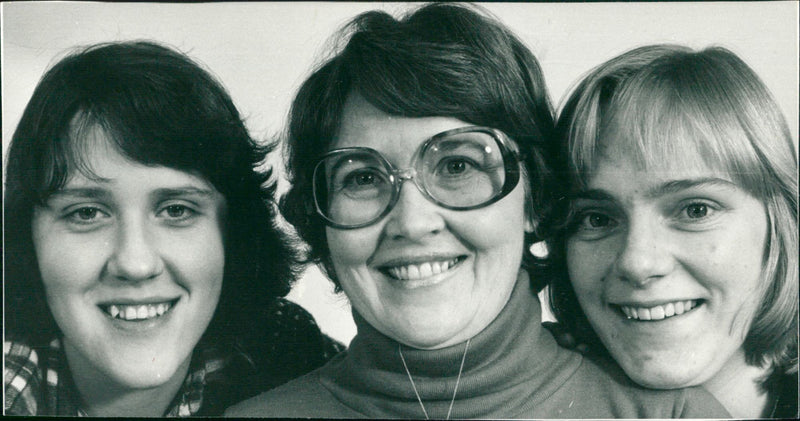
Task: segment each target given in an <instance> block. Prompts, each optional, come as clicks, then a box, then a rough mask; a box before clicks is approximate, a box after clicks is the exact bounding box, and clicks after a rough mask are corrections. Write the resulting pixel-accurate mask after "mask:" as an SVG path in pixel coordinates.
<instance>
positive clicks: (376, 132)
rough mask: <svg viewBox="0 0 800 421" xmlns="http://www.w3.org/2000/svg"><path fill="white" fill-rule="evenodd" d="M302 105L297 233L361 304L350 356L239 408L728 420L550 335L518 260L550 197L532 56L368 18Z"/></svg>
mask: <svg viewBox="0 0 800 421" xmlns="http://www.w3.org/2000/svg"><path fill="white" fill-rule="evenodd" d="M342 35H343V36H345V37H349V39H348V41H347V43H346V46H345V47H344V49H343V50H341V51H339V52H338V53H337V54H336V55H335V56H334V57H333V58H332V59H330V60H329V61H327V62H326V63H324V64H323V65H322V67H320V68H319V69H318V70H316V71H315V72H314V73H313V74H312V75H311V76H310V77H309V78H308V79H307V80H306V81H305V82H304V83H303V85H302V87H301V88H300V90H299V93H298V94H297V96H296V98H295V100H294V103H293V108H292V113H291V117H290V121H289V139H288V148H289V165H288V167H289V170H290V172H291V176H292V188H291V190H290V191H289V192H288V194H287V196H286V197H285V199H284V201H283V202H282V210H283V211H284V213H285V216H286V217H287V219H288V220H289V221H290V222H291V223H292V224H293V225H294V226H295V227H296V228H297V230H298V232H299V233H300V235H301V236H302V238H303V239H304V240H306V241H307V242H308V243H309V244H310V246H311V258H312V259H313V260H314V261H316V262H319V263H320V264H321V266H322V267H323V268H324V269H325V271H326V272H327V274H328V276H329V277H330V278H331V279H332V280H333V282H334V283H335V284H336V286H337V287H338V288H340V289H341V290H343V291H344V293H345V294H346V295H347V297H348V298H349V300H350V302H351V304H352V308H353V316H354V319H355V322H356V325H357V327H358V333H357V335H356V336H355V338H354V339H353V341H352V343H351V344H350V348H349V349H348V350H347V351H346V353H344V354H342V355H340V357H337V358H334V359H333V360H332V361H331V362H330V363H329V364H327V365H326V366H324V367H322V368H321V369H319V370H316V371H314V372H312V373H310V374H309V375H306V376H303V377H301V378H299V379H296V380H294V381H292V382H290V383H288V384H286V385H284V386H282V387H280V388H278V389H275V390H274V391H273V392H271V393H267V394H263V395H261V396H258V397H255V398H253V399H251V400H248V401H246V402H244V403H241V404H239V405H237V406H235V407H233V408H232V409H229V410H228V411H227V414H229V415H233V416H267V417H312V418H319V417H333V418H341V417H345V418H355V417H366V418H441V419H447V418H517V417H520V418H552V417H566V418H611V417H625V418H639V417H659V418H671V417H681V416H698V417H714V416H725V415H726V413H725V412H724V410H722V408H721V407H720V406H719V405H718V404H717V403H716V402H715V401H714V400H713V398H711V397H710V396H709V395H708V394H706V393H705V392H703V391H701V390H694V389H687V390H678V391H660V392H659V391H648V390H644V389H640V388H638V387H637V386H635V385H634V384H633V383H632V382H630V381H629V380H627V379H626V378H625V376H624V374H622V373H621V371H619V370H618V369H617V368H615V366H613V365H611V364H607V365H604V364H600V363H597V362H593V361H590V360H587V359H584V358H583V357H582V356H581V355H580V354H578V353H576V352H573V351H568V350H565V349H561V348H559V347H558V345H557V344H556V342H555V340H554V339H553V337H552V336H551V334H550V333H549V332H548V331H547V330H546V329H543V328H542V327H541V324H540V321H541V307H540V304H539V302H538V300H537V298H536V295H535V293H536V292H537V291H538V290H539V289H540V288H541V286H542V284H544V282H546V280H545V279H536V278H531V277H530V276H529V272H528V271H527V270H526V268H529V267H532V265H533V258H532V256H531V255H530V254H527V253H526V252H524V251H525V250H527V249H528V248H529V247H530V246H531V245H532V244H533V243H534V242H536V241H537V240H538V239H537V225H538V224H539V221H540V220H542V219H543V218H544V217H545V216H546V212H547V210H548V207H549V205H550V197H551V195H552V193H551V192H550V191H549V187H550V184H549V180H550V175H549V173H548V171H547V167H546V166H545V163H544V154H546V153H547V151H546V149H547V143H548V139H549V137H550V135H551V131H552V130H553V118H552V111H551V107H550V104H549V100H548V97H547V93H546V91H545V84H544V80H543V77H542V73H541V70H540V68H539V65H538V63H537V61H536V59H535V58H534V57H533V55H532V54H531V52H530V51H529V50H528V49H527V48H526V47H525V46H524V45H523V44H521V43H520V41H519V40H518V39H517V38H516V37H515V36H514V35H513V34H511V33H510V32H509V31H508V30H507V29H506V28H505V27H504V26H502V25H501V24H500V23H498V22H497V21H495V20H493V19H492V18H490V17H487V16H486V15H485V14H483V13H482V12H481V11H480V10H478V9H476V8H473V7H468V6H458V5H450V4H432V5H427V6H424V7H422V8H420V9H419V10H417V11H414V12H412V13H410V14H409V15H408V16H406V17H405V18H403V19H401V20H399V21H398V20H395V19H394V18H392V17H391V16H389V15H388V14H386V13H383V12H377V11H374V12H368V13H365V14H363V15H360V16H358V17H356V18H355V19H354V20H353V21H352V22H351V23H350V24H349V25H348V26H347V27H346V28H345V29H344V30H343V32H342Z"/></svg>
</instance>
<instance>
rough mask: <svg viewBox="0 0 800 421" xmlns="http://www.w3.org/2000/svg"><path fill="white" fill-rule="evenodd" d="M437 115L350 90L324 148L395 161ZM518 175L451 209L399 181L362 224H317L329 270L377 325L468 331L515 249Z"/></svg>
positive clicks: (450, 333) (408, 337) (438, 122)
mask: <svg viewBox="0 0 800 421" xmlns="http://www.w3.org/2000/svg"><path fill="white" fill-rule="evenodd" d="M465 126H469V124H468V123H465V122H463V121H461V120H457V119H453V118H445V117H426V118H406V117H398V116H391V115H388V114H386V113H383V112H381V111H380V110H378V109H376V108H375V107H373V106H372V105H371V104H369V103H368V102H367V101H365V100H364V99H363V98H361V97H360V96H358V95H351V96H350V97H349V98H348V100H347V103H346V104H345V108H344V114H343V119H342V125H341V128H340V131H339V134H338V139H337V141H336V142H335V144H334V145H332V148H343V147H353V146H361V147H369V148H373V149H375V150H377V151H378V152H380V153H381V155H383V156H384V157H385V158H386V159H387V160H388V161H389V162H391V163H392V164H393V165H395V166H397V167H398V168H408V167H409V163H410V162H411V160H412V157H413V155H414V153H415V152H416V151H417V148H418V147H419V146H420V145H421V144H422V143H423V142H424V141H425V140H426V139H428V138H429V137H431V136H433V135H435V134H437V133H440V132H443V131H445V130H449V129H454V128H458V127H465ZM523 183H524V181H521V182H520V183H519V184H518V185H517V186H516V188H515V189H514V190H513V191H512V192H511V193H510V194H509V195H508V196H506V197H504V198H503V199H501V200H500V201H498V202H496V203H493V204H491V205H489V206H487V207H484V208H480V209H475V210H470V211H455V210H447V209H444V208H442V207H440V206H438V205H436V204H434V203H432V202H430V201H429V200H428V199H426V198H425V197H424V196H423V195H422V193H421V192H420V191H419V190H418V189H417V188H416V186H414V184H413V183H411V182H407V183H404V184H403V187H402V190H401V193H400V198H399V200H398V202H397V204H396V205H395V207H394V209H392V211H391V212H390V213H389V214H388V215H387V216H386V217H384V218H382V219H381V220H379V221H377V222H375V223H374V224H372V225H369V226H367V227H364V228H358V229H348V230H342V229H335V228H330V227H328V228H326V235H327V240H328V246H329V249H330V251H331V259H332V261H333V265H334V268H335V270H336V275H337V277H338V279H339V281H340V283H341V285H342V288H343V289H344V291H345V293H346V294H347V297H348V298H349V299H350V302H351V303H352V305H353V307H354V308H355V309H356V311H358V313H359V314H360V315H361V316H362V317H364V319H365V320H366V321H367V322H369V323H370V325H372V326H373V327H375V328H376V329H377V330H379V331H380V332H382V333H383V334H384V335H386V336H389V337H391V338H392V339H394V340H396V341H398V342H400V343H403V344H406V345H409V346H413V347H417V348H441V347H445V346H449V345H453V344H457V343H460V342H463V341H466V340H467V339H469V338H471V337H473V336H475V335H476V334H478V333H479V332H480V331H481V330H483V329H484V328H485V327H486V326H487V325H489V323H491V321H492V320H494V318H495V317H496V316H497V314H498V313H500V310H502V308H503V307H504V306H505V304H506V302H507V301H508V298H509V296H510V294H511V290H512V289H513V286H514V283H515V281H516V278H517V272H518V271H519V267H520V262H521V259H522V249H523V238H524V230H523V228H524V227H525V226H526V225H525V212H524V204H525V199H524V189H523Z"/></svg>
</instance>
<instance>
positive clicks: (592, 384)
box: [225, 276, 729, 419]
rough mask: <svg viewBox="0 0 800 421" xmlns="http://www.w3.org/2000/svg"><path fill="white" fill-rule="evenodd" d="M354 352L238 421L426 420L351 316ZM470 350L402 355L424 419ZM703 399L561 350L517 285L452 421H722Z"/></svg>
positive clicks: (476, 358)
mask: <svg viewBox="0 0 800 421" xmlns="http://www.w3.org/2000/svg"><path fill="white" fill-rule="evenodd" d="M354 318H355V321H356V325H357V327H358V334H357V335H356V337H355V338H354V339H353V342H352V343H351V345H350V348H349V350H347V351H346V352H344V353H341V354H339V355H338V356H336V357H335V358H334V359H333V360H331V361H330V362H329V363H328V364H326V365H325V366H323V367H321V368H320V369H317V370H315V371H313V372H311V373H309V374H307V375H305V376H303V377H300V378H298V379H295V380H293V381H291V382H289V383H287V384H285V385H283V386H280V387H278V388H277V389H273V390H271V391H269V392H266V393H264V394H261V395H259V396H256V397H254V398H251V399H249V400H247V401H245V402H242V403H240V404H237V405H235V406H233V407H232V408H230V409H228V411H226V413H225V415H227V416H235V417H312V418H425V415H424V413H423V412H422V408H421V407H420V404H419V402H418V400H417V397H416V395H415V394H414V389H413V388H412V386H411V382H410V381H409V378H408V374H407V373H406V371H405V369H404V368H403V363H402V361H401V359H400V355H399V353H398V343H397V342H396V341H394V340H392V339H391V338H388V337H386V336H384V335H383V334H381V333H380V332H378V331H377V330H375V329H374V328H373V327H372V326H370V325H369V324H368V323H367V322H366V321H364V319H363V318H362V317H360V316H359V315H358V314H357V313H355V312H354ZM464 347H465V344H463V343H462V344H457V345H453V346H451V347H447V348H443V349H437V350H418V349H413V348H408V347H404V348H403V356H404V357H405V360H406V363H407V365H408V370H409V371H410V372H411V374H412V376H413V378H414V382H415V384H416V387H417V390H418V392H419V395H420V397H421V399H422V402H423V404H424V405H425V409H426V411H427V413H428V415H429V416H430V417H431V418H433V419H436V418H439V419H442V418H445V417H446V415H447V411H448V409H449V407H450V401H451V399H452V397H453V389H454V387H455V383H456V379H457V377H458V371H459V367H460V364H461V359H462V356H463V353H464ZM726 417H729V414H728V413H727V411H725V409H724V408H723V407H722V406H721V405H720V404H719V403H718V402H717V401H716V400H715V399H714V398H713V397H712V396H711V395H710V394H709V393H708V392H706V391H705V390H703V389H699V388H689V389H681V390H661V391H657V390H648V389H643V388H641V387H639V386H636V385H635V384H634V383H633V382H631V381H630V380H629V379H628V378H627V377H626V376H625V375H624V374H623V372H622V371H621V370H620V369H619V368H618V367H617V366H616V364H614V363H611V362H603V361H593V360H589V359H587V358H586V357H584V356H582V355H581V354H579V353H576V352H573V351H570V350H567V349H563V348H560V347H559V346H558V345H557V344H556V341H555V339H554V338H553V337H552V335H551V334H550V332H549V331H548V330H547V329H545V328H543V327H542V326H541V306H540V304H539V301H538V299H537V298H536V296H535V295H534V294H533V293H532V292H531V290H530V287H529V286H528V280H527V276H521V277H520V280H519V281H517V284H516V286H515V288H514V291H513V292H512V294H511V298H510V299H509V302H508V303H507V304H506V307H505V308H504V309H503V311H501V312H500V314H499V315H498V316H497V318H496V319H495V320H494V321H493V322H492V323H491V324H490V325H489V326H487V327H486V329H484V330H483V331H482V332H481V333H479V334H478V335H476V336H475V337H474V338H472V339H471V341H470V345H469V351H468V352H467V355H466V359H465V362H464V369H463V373H462V375H461V380H460V384H459V387H458V394H457V395H456V398H455V402H454V404H453V409H452V414H451V418H454V419H455V418H726Z"/></svg>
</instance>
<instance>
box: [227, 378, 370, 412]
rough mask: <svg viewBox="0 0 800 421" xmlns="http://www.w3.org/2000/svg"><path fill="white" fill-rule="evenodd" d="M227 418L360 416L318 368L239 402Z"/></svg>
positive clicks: (230, 409)
mask: <svg viewBox="0 0 800 421" xmlns="http://www.w3.org/2000/svg"><path fill="white" fill-rule="evenodd" d="M225 416H226V417H237V418H238V417H268V418H275V417H277V418H298V417H299V418H307V417H315V418H318V417H324V418H352V417H354V416H358V414H357V413H355V412H352V411H350V410H349V409H348V408H347V407H345V406H344V405H342V404H341V403H340V402H339V401H338V400H337V399H336V398H335V397H334V396H333V395H332V394H331V393H330V392H329V391H328V390H327V389H326V388H325V387H324V386H323V385H322V384H321V383H320V381H319V370H317V371H313V372H311V373H309V374H306V375H305V376H302V377H299V378H297V379H294V380H292V381H290V382H288V383H286V384H284V385H282V386H280V387H277V388H275V389H272V390H270V391H268V392H265V393H262V394H260V395H258V396H256V397H253V398H250V399H248V400H246V401H244V402H241V403H238V404H236V405H234V406H232V407H231V408H228V410H226V411H225Z"/></svg>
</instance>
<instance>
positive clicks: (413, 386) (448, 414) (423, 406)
mask: <svg viewBox="0 0 800 421" xmlns="http://www.w3.org/2000/svg"><path fill="white" fill-rule="evenodd" d="M470 339H472V338H470ZM470 339H467V344H466V345H465V346H464V355H462V356H461V367H459V368H458V377H456V387H455V388H453V398H452V399H450V408H449V409H448V410H447V418H445V419H447V420H449V419H450V413H451V412H452V411H453V403H455V401H456V393H458V384H459V383H460V382H461V373H462V372H463V371H464V361H466V359H467V350H468V349H469V341H470ZM397 352H398V353H399V354H400V361H402V362H403V368H405V369H406V374H408V380H409V381H410V382H411V388H412V389H414V394H415V395H416V396H417V402H419V406H420V408H422V413H423V414H425V419H426V420H429V419H430V417H428V411H426V410H425V405H423V404H422V398H420V397H419V392H418V391H417V385H416V384H414V379H413V378H412V377H411V372H410V371H408V365H407V364H406V359H405V357H403V345H402V344H397Z"/></svg>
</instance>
